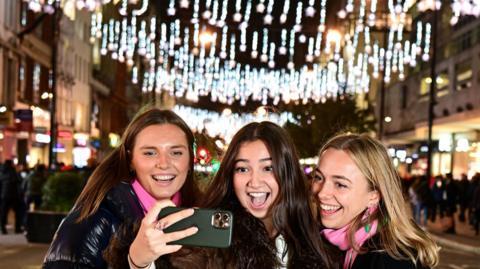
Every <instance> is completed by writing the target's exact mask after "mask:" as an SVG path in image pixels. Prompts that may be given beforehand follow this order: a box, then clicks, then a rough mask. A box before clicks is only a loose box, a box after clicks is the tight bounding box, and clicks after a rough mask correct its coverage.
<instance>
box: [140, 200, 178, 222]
mask: <svg viewBox="0 0 480 269" xmlns="http://www.w3.org/2000/svg"><path fill="white" fill-rule="evenodd" d="M168 206H175V204H174V203H173V202H172V201H170V200H168V199H166V200H161V201H158V202H156V203H155V205H154V206H153V207H152V208H150V210H149V211H148V212H147V215H145V218H144V219H145V221H146V222H147V223H148V224H153V223H156V222H157V217H158V214H159V213H160V211H162V209H164V208H165V207H168Z"/></svg>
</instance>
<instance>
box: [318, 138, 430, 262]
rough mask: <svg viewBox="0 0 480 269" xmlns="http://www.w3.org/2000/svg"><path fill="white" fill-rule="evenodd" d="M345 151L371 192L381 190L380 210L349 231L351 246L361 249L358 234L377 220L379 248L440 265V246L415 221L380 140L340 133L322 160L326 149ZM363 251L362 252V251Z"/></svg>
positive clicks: (398, 256)
mask: <svg viewBox="0 0 480 269" xmlns="http://www.w3.org/2000/svg"><path fill="white" fill-rule="evenodd" d="M330 148H333V149H336V150H342V151H344V152H346V153H347V154H348V155H349V156H350V158H352V160H353V161H354V163H355V164H356V165H357V167H358V168H359V169H360V171H361V172H362V174H363V175H364V177H365V178H366V179H367V181H368V185H369V188H370V190H376V191H378V193H379V195H380V202H379V207H378V210H377V212H376V213H374V214H371V215H370V217H369V218H368V219H367V220H362V216H363V214H364V212H365V211H362V213H361V214H359V215H358V216H357V217H355V218H354V220H353V221H352V225H351V226H350V228H349V231H348V233H349V236H348V238H349V241H350V245H351V246H353V247H354V248H355V249H357V250H359V247H358V246H357V243H356V242H355V241H354V234H355V231H357V230H358V229H360V228H361V227H362V226H364V225H366V224H367V222H371V221H373V220H374V219H377V220H378V223H379V225H380V227H379V230H378V234H379V235H380V246H381V247H382V248H384V249H385V250H386V251H387V253H388V254H389V255H390V256H391V257H393V258H396V259H409V260H411V261H412V262H414V263H416V262H417V261H420V263H421V264H422V265H424V266H428V267H435V266H436V265H437V264H438V250H439V248H438V246H437V244H436V243H435V241H433V239H432V238H431V237H430V236H429V235H428V234H427V233H426V232H425V231H423V230H422V229H420V228H419V227H418V226H417V225H416V224H415V222H414V220H413V218H412V215H411V212H410V211H409V209H408V208H407V203H406V202H405V198H404V196H403V193H402V188H401V181H400V178H399V176H398V174H397V172H396V170H395V167H394V166H393V163H392V161H391V159H390V157H389V155H388V152H387V149H386V148H385V147H384V146H383V145H382V143H381V142H380V141H378V140H377V139H374V138H371V137H370V136H368V135H366V134H340V135H337V136H334V137H333V138H331V139H330V140H329V141H328V142H327V143H326V144H325V145H324V146H323V147H322V149H320V153H319V158H320V159H321V158H322V154H323V153H324V152H325V151H326V150H327V149H330ZM362 251H363V250H362Z"/></svg>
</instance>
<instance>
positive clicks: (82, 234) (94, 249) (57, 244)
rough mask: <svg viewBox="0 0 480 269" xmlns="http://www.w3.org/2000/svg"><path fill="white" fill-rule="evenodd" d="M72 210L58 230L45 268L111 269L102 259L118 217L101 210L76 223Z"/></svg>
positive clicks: (45, 260)
mask: <svg viewBox="0 0 480 269" xmlns="http://www.w3.org/2000/svg"><path fill="white" fill-rule="evenodd" d="M77 217H78V213H77V212H75V211H72V212H71V213H70V214H69V215H68V216H67V217H66V218H65V219H64V220H63V222H62V224H61V225H60V227H59V228H58V230H57V232H56V234H55V236H54V239H53V242H52V244H51V245H50V248H49V250H48V252H47V254H46V256H45V259H44V263H43V267H42V268H45V269H56V268H64V269H76V268H107V264H106V262H105V260H104V259H103V257H102V252H103V250H104V249H105V248H106V247H107V245H108V242H109V240H110V237H111V235H112V233H113V232H114V229H115V223H116V221H115V218H114V216H113V215H112V214H111V213H110V212H108V211H107V210H105V209H102V208H100V209H99V210H98V211H97V212H96V213H95V214H93V215H92V216H90V217H89V218H87V219H85V220H83V221H81V222H78V223H77V222H76V221H75V220H76V219H77Z"/></svg>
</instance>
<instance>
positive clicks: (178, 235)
mask: <svg viewBox="0 0 480 269" xmlns="http://www.w3.org/2000/svg"><path fill="white" fill-rule="evenodd" d="M197 232H198V228H197V227H190V228H187V229H184V230H180V231H176V232H171V233H164V237H163V241H164V242H165V243H169V242H172V241H177V240H180V239H183V238H185V237H189V236H192V235H194V234H196V233H197Z"/></svg>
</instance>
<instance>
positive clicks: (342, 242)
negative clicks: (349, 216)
mask: <svg viewBox="0 0 480 269" xmlns="http://www.w3.org/2000/svg"><path fill="white" fill-rule="evenodd" d="M375 210H377V207H372V208H369V209H368V213H365V215H364V216H363V219H366V217H367V214H371V213H373V212H375ZM370 225H371V228H370V231H368V233H367V232H366V231H365V228H364V227H361V228H360V229H359V230H358V231H356V232H355V243H356V244H357V245H358V246H359V247H361V246H362V245H363V243H365V241H367V239H369V238H371V237H372V236H374V235H375V233H376V232H377V227H378V221H377V220H374V221H373V222H372V223H371V224H370ZM349 228H350V225H346V226H344V227H343V228H340V229H337V230H335V229H324V230H323V231H322V234H323V236H324V237H325V238H326V239H327V240H328V241H329V242H330V243H332V244H333V245H335V246H337V247H338V248H339V249H341V250H343V251H345V250H346V251H347V253H346V255H345V261H344V263H343V269H349V268H350V267H351V266H352V265H353V262H354V261H355V258H356V257H357V254H358V253H357V252H356V251H355V250H354V249H353V248H352V246H350V243H349V242H348V236H347V232H348V229H349Z"/></svg>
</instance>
